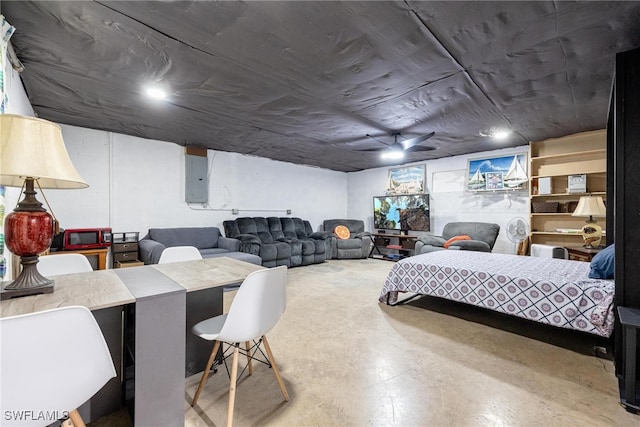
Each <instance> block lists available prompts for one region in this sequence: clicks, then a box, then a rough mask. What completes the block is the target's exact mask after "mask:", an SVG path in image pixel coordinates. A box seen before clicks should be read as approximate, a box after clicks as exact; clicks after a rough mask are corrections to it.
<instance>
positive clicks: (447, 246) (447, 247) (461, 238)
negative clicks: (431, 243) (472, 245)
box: [444, 234, 471, 249]
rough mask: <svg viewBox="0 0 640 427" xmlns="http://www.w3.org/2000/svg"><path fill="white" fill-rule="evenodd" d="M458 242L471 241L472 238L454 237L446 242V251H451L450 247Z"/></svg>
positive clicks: (464, 235)
mask: <svg viewBox="0 0 640 427" xmlns="http://www.w3.org/2000/svg"><path fill="white" fill-rule="evenodd" d="M458 240H471V237H469V236H467V235H466V234H463V235H462V236H453V237H452V238H450V239H449V240H447V241H446V242H444V247H445V248H446V249H449V245H450V244H452V243H453V242H457V241H458Z"/></svg>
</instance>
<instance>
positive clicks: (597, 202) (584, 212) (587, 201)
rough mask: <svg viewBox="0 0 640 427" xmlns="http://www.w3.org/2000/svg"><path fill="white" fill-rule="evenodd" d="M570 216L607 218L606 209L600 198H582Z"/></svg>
mask: <svg viewBox="0 0 640 427" xmlns="http://www.w3.org/2000/svg"><path fill="white" fill-rule="evenodd" d="M571 215H572V216H589V217H591V216H607V208H606V207H605V205H604V202H603V201H602V197H600V196H582V197H580V200H579V201H578V206H577V207H576V210H575V211H573V213H572V214H571Z"/></svg>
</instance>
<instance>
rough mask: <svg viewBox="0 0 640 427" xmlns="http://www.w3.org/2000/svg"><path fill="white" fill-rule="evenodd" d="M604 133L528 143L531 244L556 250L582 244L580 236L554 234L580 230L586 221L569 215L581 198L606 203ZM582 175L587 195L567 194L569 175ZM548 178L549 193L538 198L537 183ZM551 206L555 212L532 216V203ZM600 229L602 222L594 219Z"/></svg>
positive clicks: (583, 133) (536, 213) (575, 234)
mask: <svg viewBox="0 0 640 427" xmlns="http://www.w3.org/2000/svg"><path fill="white" fill-rule="evenodd" d="M606 163H607V151H606V130H597V131H591V132H582V133H578V134H575V135H568V136H566V137H562V138H552V139H547V140H544V141H532V142H531V143H529V173H530V177H531V178H530V183H529V199H530V205H529V208H530V209H529V212H530V215H529V223H530V229H531V232H530V235H529V236H530V241H531V243H541V244H549V245H558V246H571V245H573V246H575V245H580V244H582V241H583V239H582V234H581V233H580V232H570V233H568V232H557V231H555V230H558V229H564V230H580V229H581V228H582V226H583V225H584V224H585V221H586V218H582V217H574V216H572V215H571V212H572V211H571V208H572V207H573V208H574V206H575V205H577V202H578V200H579V199H580V197H582V196H588V195H595V196H601V197H602V198H603V199H605V201H606V194H607V193H606V188H607V172H606V167H607V164H606ZM582 174H584V175H586V178H587V183H586V184H587V191H586V192H583V193H569V191H568V188H569V175H582ZM541 178H550V180H551V192H550V193H548V194H539V193H538V189H539V185H538V181H539V179H541ZM534 202H535V203H538V202H553V203H556V202H557V204H558V208H557V211H556V212H534V211H533V203H534ZM539 210H541V209H539ZM597 220H598V224H599V225H600V226H601V227H602V228H603V229H604V228H606V221H605V219H604V218H598V219H597Z"/></svg>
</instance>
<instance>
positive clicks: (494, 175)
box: [486, 172, 504, 190]
mask: <svg viewBox="0 0 640 427" xmlns="http://www.w3.org/2000/svg"><path fill="white" fill-rule="evenodd" d="M486 182H487V186H486V189H487V190H502V189H504V185H503V183H502V172H487V177H486Z"/></svg>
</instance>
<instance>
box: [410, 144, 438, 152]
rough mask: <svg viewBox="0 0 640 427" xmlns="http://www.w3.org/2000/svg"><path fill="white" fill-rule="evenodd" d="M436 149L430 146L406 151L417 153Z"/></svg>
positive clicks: (420, 146)
mask: <svg viewBox="0 0 640 427" xmlns="http://www.w3.org/2000/svg"><path fill="white" fill-rule="evenodd" d="M435 149H436V147H430V146H428V145H414V146H413V147H412V148H409V149H406V150H404V151H410V152H413V153H416V152H418V151H433V150H435Z"/></svg>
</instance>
